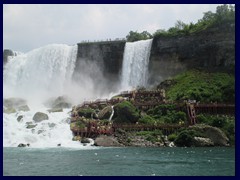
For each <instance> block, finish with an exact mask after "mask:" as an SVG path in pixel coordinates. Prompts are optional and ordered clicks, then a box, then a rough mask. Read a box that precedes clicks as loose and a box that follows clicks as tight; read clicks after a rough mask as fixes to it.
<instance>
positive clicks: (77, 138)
mask: <svg viewBox="0 0 240 180" xmlns="http://www.w3.org/2000/svg"><path fill="white" fill-rule="evenodd" d="M72 140H73V141H81V136H74V137H73V138H72Z"/></svg>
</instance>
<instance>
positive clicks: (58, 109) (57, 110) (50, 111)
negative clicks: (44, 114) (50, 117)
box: [47, 108, 63, 113]
mask: <svg viewBox="0 0 240 180" xmlns="http://www.w3.org/2000/svg"><path fill="white" fill-rule="evenodd" d="M47 111H48V112H49V113H55V112H63V109H62V108H52V109H48V110H47Z"/></svg>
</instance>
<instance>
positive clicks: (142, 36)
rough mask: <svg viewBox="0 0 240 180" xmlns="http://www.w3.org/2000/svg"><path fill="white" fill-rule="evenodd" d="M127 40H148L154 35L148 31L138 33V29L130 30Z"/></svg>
mask: <svg viewBox="0 0 240 180" xmlns="http://www.w3.org/2000/svg"><path fill="white" fill-rule="evenodd" d="M126 38H127V41H129V42H134V41H140V40H146V39H150V38H152V35H151V34H150V33H149V32H147V31H143V32H141V33H138V32H137V31H135V32H134V31H130V32H129V34H128V35H127V36H126Z"/></svg>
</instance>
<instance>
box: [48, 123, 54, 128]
mask: <svg viewBox="0 0 240 180" xmlns="http://www.w3.org/2000/svg"><path fill="white" fill-rule="evenodd" d="M55 126H56V124H55V123H48V127H50V128H53V127H55Z"/></svg>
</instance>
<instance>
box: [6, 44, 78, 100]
mask: <svg viewBox="0 0 240 180" xmlns="http://www.w3.org/2000/svg"><path fill="white" fill-rule="evenodd" d="M15 54H17V56H14V57H12V58H11V59H10V60H9V62H8V63H7V64H6V66H5V69H4V73H3V94H4V97H21V98H25V99H27V100H29V99H30V100H31V99H32V98H33V97H34V98H36V97H38V99H39V100H43V98H48V97H51V96H59V95H62V94H64V93H65V92H64V87H65V86H66V85H67V83H68V82H69V81H70V80H71V77H72V74H73V70H74V67H75V61H76V56H77V45H75V46H68V45H62V44H52V45H47V46H45V47H41V48H38V49H35V50H32V51H30V52H28V53H26V54H21V53H15Z"/></svg>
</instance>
